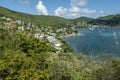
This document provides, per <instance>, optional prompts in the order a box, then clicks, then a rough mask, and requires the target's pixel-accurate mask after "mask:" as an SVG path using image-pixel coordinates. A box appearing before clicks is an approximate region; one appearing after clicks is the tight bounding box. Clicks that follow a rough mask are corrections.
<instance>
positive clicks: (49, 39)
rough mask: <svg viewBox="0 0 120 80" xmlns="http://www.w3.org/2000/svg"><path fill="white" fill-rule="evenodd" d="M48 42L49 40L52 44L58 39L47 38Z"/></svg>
mask: <svg viewBox="0 0 120 80" xmlns="http://www.w3.org/2000/svg"><path fill="white" fill-rule="evenodd" d="M47 40H48V41H49V42H50V43H53V42H54V41H55V40H56V39H55V37H53V36H48V37H47Z"/></svg>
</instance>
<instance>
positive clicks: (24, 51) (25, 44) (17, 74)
mask: <svg viewBox="0 0 120 80" xmlns="http://www.w3.org/2000/svg"><path fill="white" fill-rule="evenodd" d="M0 79H3V80H120V59H112V58H109V59H105V60H103V61H99V62H96V61H92V60H90V59H89V58H87V57H85V56H84V55H82V54H65V53H59V54H56V53H55V49H54V48H52V47H51V46H50V45H49V44H48V43H47V42H45V41H43V40H39V39H37V38H34V37H28V36H26V35H24V34H23V33H20V32H18V31H13V30H11V31H10V30H9V31H8V30H0Z"/></svg>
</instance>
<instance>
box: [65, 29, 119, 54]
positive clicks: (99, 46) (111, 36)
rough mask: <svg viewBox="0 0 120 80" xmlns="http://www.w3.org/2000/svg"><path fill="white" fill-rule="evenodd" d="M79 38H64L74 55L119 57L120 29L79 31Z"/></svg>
mask: <svg viewBox="0 0 120 80" xmlns="http://www.w3.org/2000/svg"><path fill="white" fill-rule="evenodd" d="M78 32H79V33H80V34H81V35H80V36H74V37H68V38H64V40H65V41H66V42H67V43H68V44H69V45H70V46H71V47H72V48H73V49H74V52H75V53H80V52H82V53H83V54H87V55H97V54H112V55H115V56H120V28H89V29H80V30H78Z"/></svg>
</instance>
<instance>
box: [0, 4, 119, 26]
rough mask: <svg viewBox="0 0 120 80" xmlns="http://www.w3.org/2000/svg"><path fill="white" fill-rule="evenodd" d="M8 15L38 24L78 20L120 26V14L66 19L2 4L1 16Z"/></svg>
mask: <svg viewBox="0 0 120 80" xmlns="http://www.w3.org/2000/svg"><path fill="white" fill-rule="evenodd" d="M2 16H6V17H9V18H12V19H15V20H16V19H20V20H23V21H25V22H31V23H34V24H36V25H38V26H45V27H46V26H51V27H54V28H55V27H62V26H63V27H65V25H67V24H76V23H77V22H87V24H91V25H105V26H119V25H120V14H117V15H108V16H104V17H99V18H96V19H94V18H89V17H80V18H76V19H65V18H61V17H57V16H44V15H32V14H26V13H21V12H16V11H12V10H9V9H7V8H4V7H1V6H0V17H2Z"/></svg>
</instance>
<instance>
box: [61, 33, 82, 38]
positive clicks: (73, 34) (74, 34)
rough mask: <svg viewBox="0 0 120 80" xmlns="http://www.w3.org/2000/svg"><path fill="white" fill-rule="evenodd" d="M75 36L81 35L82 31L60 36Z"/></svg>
mask: <svg viewBox="0 0 120 80" xmlns="http://www.w3.org/2000/svg"><path fill="white" fill-rule="evenodd" d="M73 36H80V33H72V34H67V35H63V36H60V38H67V37H73Z"/></svg>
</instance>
